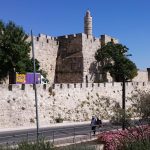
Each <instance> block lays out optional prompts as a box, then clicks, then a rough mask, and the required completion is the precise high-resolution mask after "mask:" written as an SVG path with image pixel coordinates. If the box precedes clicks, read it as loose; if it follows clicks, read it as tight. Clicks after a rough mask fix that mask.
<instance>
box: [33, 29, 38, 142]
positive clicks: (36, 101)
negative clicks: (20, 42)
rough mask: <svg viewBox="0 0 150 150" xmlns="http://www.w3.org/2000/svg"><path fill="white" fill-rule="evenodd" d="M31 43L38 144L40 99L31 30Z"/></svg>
mask: <svg viewBox="0 0 150 150" xmlns="http://www.w3.org/2000/svg"><path fill="white" fill-rule="evenodd" d="M31 42H32V57H33V67H34V84H33V85H34V91H35V108H36V128H37V132H36V133H37V142H39V117H38V99H37V89H36V68H35V57H34V42H33V34H32V30H31Z"/></svg>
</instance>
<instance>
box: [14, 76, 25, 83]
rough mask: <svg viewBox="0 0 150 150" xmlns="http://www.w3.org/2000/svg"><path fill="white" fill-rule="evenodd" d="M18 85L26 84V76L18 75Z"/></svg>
mask: <svg viewBox="0 0 150 150" xmlns="http://www.w3.org/2000/svg"><path fill="white" fill-rule="evenodd" d="M16 83H17V84H25V83H26V75H25V74H18V73H16Z"/></svg>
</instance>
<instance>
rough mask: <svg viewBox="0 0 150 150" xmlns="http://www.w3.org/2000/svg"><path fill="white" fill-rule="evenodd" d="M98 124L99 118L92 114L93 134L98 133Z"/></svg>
mask: <svg viewBox="0 0 150 150" xmlns="http://www.w3.org/2000/svg"><path fill="white" fill-rule="evenodd" d="M96 125H97V119H96V117H95V116H92V119H91V130H92V131H93V135H95V133H96Z"/></svg>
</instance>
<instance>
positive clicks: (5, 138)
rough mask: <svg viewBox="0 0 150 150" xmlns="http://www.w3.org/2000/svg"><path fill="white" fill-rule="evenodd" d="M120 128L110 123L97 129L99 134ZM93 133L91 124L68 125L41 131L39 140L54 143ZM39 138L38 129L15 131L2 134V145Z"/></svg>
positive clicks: (0, 133)
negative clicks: (42, 139)
mask: <svg viewBox="0 0 150 150" xmlns="http://www.w3.org/2000/svg"><path fill="white" fill-rule="evenodd" d="M115 128H119V127H116V126H115V127H113V126H110V124H109V123H104V124H103V127H101V128H97V130H98V131H97V132H102V131H107V130H112V129H115ZM91 134H92V131H91V127H90V125H89V124H82V125H69V126H68V125H67V126H61V127H57V126H56V127H49V128H48V127H47V128H40V129H39V138H42V137H44V139H46V140H51V141H52V142H55V141H58V140H59V139H66V138H71V137H77V136H89V137H90V136H91ZM36 137H37V132H36V129H26V130H14V131H6V132H0V145H5V144H8V145H12V144H16V143H19V142H22V141H35V140H36Z"/></svg>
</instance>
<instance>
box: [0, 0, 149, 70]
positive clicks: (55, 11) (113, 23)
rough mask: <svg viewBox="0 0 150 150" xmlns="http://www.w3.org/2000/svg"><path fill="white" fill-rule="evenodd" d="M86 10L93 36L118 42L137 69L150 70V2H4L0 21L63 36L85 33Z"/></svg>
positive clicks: (142, 0)
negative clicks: (109, 36)
mask: <svg viewBox="0 0 150 150" xmlns="http://www.w3.org/2000/svg"><path fill="white" fill-rule="evenodd" d="M87 9H90V11H91V15H92V17H93V34H94V36H96V37H99V36H100V35H101V34H108V35H111V36H113V37H115V38H117V39H119V41H120V43H122V44H124V45H126V46H127V47H128V48H129V53H131V54H132V56H131V57H130V59H131V60H133V61H134V62H135V64H136V65H137V67H138V68H140V69H146V68H148V67H150V58H149V57H150V0H1V2H0V19H2V20H3V21H4V22H8V21H9V20H12V21H14V22H15V23H16V24H17V25H20V26H22V27H23V28H24V30H25V31H26V32H27V33H30V30H31V29H32V30H33V33H34V34H35V35H38V34H39V33H43V34H47V35H50V36H60V35H66V34H74V33H81V32H83V18H84V15H85V11H86V10H87Z"/></svg>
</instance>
